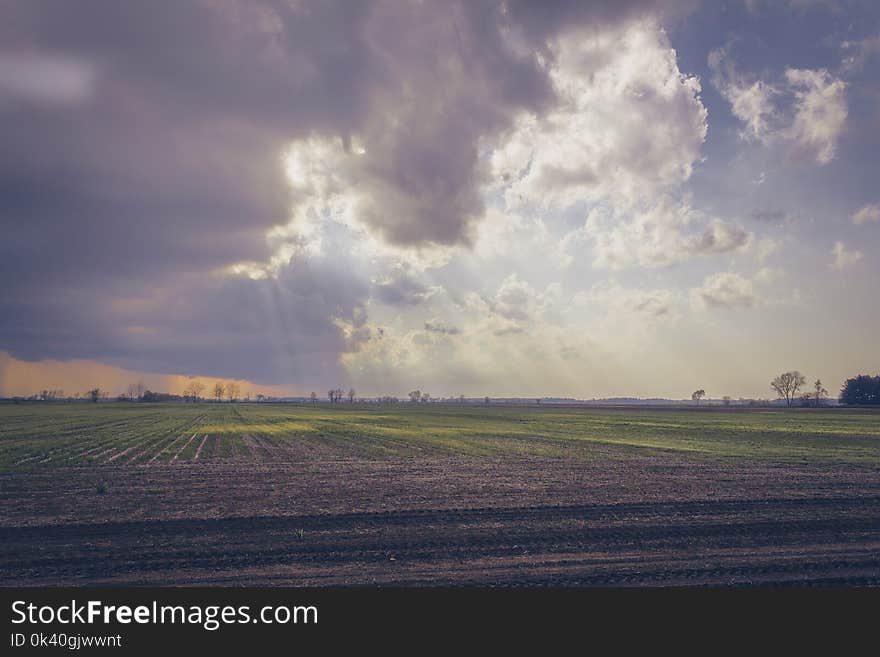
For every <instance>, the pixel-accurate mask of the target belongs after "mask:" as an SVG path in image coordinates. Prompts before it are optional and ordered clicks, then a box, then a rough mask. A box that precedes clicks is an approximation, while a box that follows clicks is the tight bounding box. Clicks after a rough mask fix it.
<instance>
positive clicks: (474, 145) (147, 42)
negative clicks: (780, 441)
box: [0, 0, 880, 398]
mask: <svg viewBox="0 0 880 657" xmlns="http://www.w3.org/2000/svg"><path fill="white" fill-rule="evenodd" d="M0 14H2V20H0V133H2V134H0V143H2V152H3V156H2V158H0V235H2V238H0V276H2V281H3V284H2V286H0V394H6V395H12V394H30V393H33V392H35V391H36V390H39V389H41V388H47V387H48V388H63V389H65V391H66V392H69V393H72V392H75V391H82V390H86V389H87V388H89V387H93V386H94V385H99V386H101V387H103V388H106V389H108V390H110V392H112V393H116V392H119V391H121V390H123V389H124V387H125V385H126V384H127V383H128V382H130V381H133V380H137V379H138V378H140V379H143V380H144V381H145V382H146V383H147V384H148V386H150V387H152V388H158V389H165V390H172V391H179V390H180V389H181V388H182V386H183V385H184V384H185V383H186V380H187V379H186V378H187V377H190V376H195V377H200V378H203V379H204V380H205V381H213V380H214V379H215V378H223V379H237V380H240V381H241V382H242V385H243V388H244V389H245V390H247V391H253V392H254V393H255V392H257V391H263V392H269V393H271V394H282V393H288V394H308V392H309V391H311V390H317V391H319V392H323V391H325V390H327V388H328V387H330V386H336V385H339V386H342V387H344V388H346V389H347V388H348V387H350V386H353V387H355V388H356V389H357V390H358V392H359V393H362V394H365V395H367V394H398V395H400V394H405V393H406V392H407V391H408V390H410V389H412V388H415V387H418V388H421V389H422V390H427V391H429V392H430V393H431V394H432V395H435V396H441V395H442V396H445V395H458V394H465V395H484V394H489V395H499V396H501V395H522V396H536V395H560V396H573V397H581V398H591V397H606V396H666V397H682V396H689V395H690V392H691V391H692V390H694V389H695V388H704V389H706V391H707V393H708V395H709V396H710V397H720V396H722V395H731V396H733V397H738V396H748V397H751V396H759V397H770V396H771V392H772V391H771V390H770V388H769V385H768V382H769V381H770V379H771V378H772V377H773V376H774V375H775V374H777V373H778V372H780V371H783V370H787V369H799V370H801V371H802V372H804V373H805V374H806V375H807V376H808V377H809V378H810V380H811V381H812V380H813V379H815V378H816V377H821V378H822V380H823V381H824V382H825V384H826V387H828V388H829V389H830V390H831V391H832V393H835V392H836V391H837V390H838V389H839V386H840V384H841V382H842V380H843V379H844V378H846V377H847V376H851V375H854V374H856V373H859V372H863V371H872V372H874V371H877V370H878V369H880V351H878V350H877V326H878V322H880V303H878V302H877V299H878V292H877V282H878V280H880V253H878V246H880V160H878V158H877V153H878V152H880V73H878V71H880V4H878V3H876V2H873V0H864V1H863V2H859V1H853V2H848V1H847V0H838V1H826V2H821V1H817V0H789V1H787V2H784V1H782V0H779V1H773V0H763V1H762V0H749V1H744V0H729V1H728V2H706V3H702V4H701V3H700V2H697V1H696V0H692V1H683V2H659V1H641V0H626V1H620V0H616V1H613V2H612V1H611V0H609V1H608V2H600V1H593V2H566V1H564V0H559V1H555V2H523V1H519V0H508V1H502V0H498V1H495V0H483V1H481V2H471V1H462V2H453V1H446V0H443V1H441V0H437V1H421V2H417V1H412V2H408V1H406V0H393V1H387V2H386V1H382V0H378V1H376V2H373V1H366V0H365V1H358V2H350V1H344V2H343V1H340V2H324V1H322V2H310V1H308V0H278V1H277V2H269V1H266V2H263V1H255V0H247V1H244V0H242V1H238V0H191V1H189V2H176V3H158V4H157V3H150V2H125V3H120V2H115V1H112V0H106V1H91V0H77V1H76V2H62V1H50V2H44V1H42V0H21V1H13V2H9V1H2V2H0Z"/></svg>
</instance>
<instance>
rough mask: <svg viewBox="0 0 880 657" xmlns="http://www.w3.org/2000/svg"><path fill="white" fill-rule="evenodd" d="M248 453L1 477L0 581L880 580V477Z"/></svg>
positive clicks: (738, 464) (674, 461)
mask: <svg viewBox="0 0 880 657" xmlns="http://www.w3.org/2000/svg"><path fill="white" fill-rule="evenodd" d="M190 435H191V434H190ZM187 439H189V436H187ZM195 440H196V441H199V442H200V441H201V440H202V436H197V437H196V439H195ZM215 442H216V441H215V440H212V437H209V438H208V440H207V442H206V444H205V445H204V451H203V456H204V455H206V454H210V453H212V452H213V449H214V447H215V445H214V443H215ZM180 444H181V445H182V444H184V443H183V442H181V443H180ZM245 444H246V445H247V447H248V449H249V450H250V451H251V452H252V453H253V454H254V455H255V456H258V457H259V460H242V459H219V458H213V459H205V460H202V459H200V460H197V461H188V462H184V461H178V462H160V461H158V460H156V461H154V462H152V463H150V464H148V465H127V466H119V465H116V464H109V465H107V466H104V467H100V466H98V467H96V466H91V467H82V468H79V467H69V468H65V469H63V470H57V469H56V470H33V471H31V472H24V471H14V472H6V473H2V474H0V532H2V535H3V537H4V539H3V541H2V542H0V581H2V582H3V583H4V584H6V585H50V584H54V585H60V584H74V585H77V584H83V585H84V584H110V583H112V584H119V583H124V584H172V585H186V584H232V585H245V584H256V585H275V584H278V585H281V584H283V585H351V584H370V585H375V584H379V585H447V584H454V585H459V584H464V585H481V586H496V585H726V584H737V585H748V584H811V585H823V584H836V585H840V584H846V585H850V584H880V477H878V472H877V470H876V469H875V468H858V467H855V466H846V465H841V466H837V465H815V464H805V465H791V464H786V465H782V464H776V465H773V464H756V463H753V462H747V461H723V462H722V461H716V462H708V461H707V462H701V461H695V460H693V459H692V458H690V457H689V458H688V459H686V460H685V459H683V458H681V457H677V456H673V455H664V454H652V455H650V456H645V457H638V458H616V457H615V455H614V454H613V453H609V454H607V455H605V456H604V457H602V456H600V457H598V458H595V459H592V460H589V461H576V460H566V459H541V458H534V457H528V458H499V459H485V458H481V459H465V458H445V457H431V458H417V459H386V460H372V461H369V460H363V459H344V458H343V459H338V458H337V459H326V460H321V458H322V457H321V456H320V455H318V454H301V455H296V456H298V457H300V458H292V457H291V455H286V458H287V459H290V460H284V461H274V460H273V459H272V456H273V454H274V453H275V451H273V445H272V443H271V442H269V441H265V440H263V439H257V438H251V437H247V438H246V439H245ZM178 447H179V445H178ZM174 451H175V450H174V449H172V450H170V453H171V454H173V453H174ZM101 482H104V483H106V486H107V491H106V493H104V494H99V493H98V484H99V483H101Z"/></svg>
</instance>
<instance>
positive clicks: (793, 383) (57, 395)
mask: <svg viewBox="0 0 880 657" xmlns="http://www.w3.org/2000/svg"><path fill="white" fill-rule="evenodd" d="M805 384H806V377H805V376H804V375H803V374H801V373H800V372H799V371H797V370H792V371H790V372H783V373H782V374H779V375H778V376H776V377H775V378H774V379H773V380H772V381H771V382H770V387H771V388H772V389H773V390H774V391H775V392H776V393H777V395H778V398H779V399H781V400H783V401H785V404H786V406H788V407H791V406H794V405H795V404H799V405H801V406H812V407H818V406H822V405H823V404H824V403H825V402H826V401H827V399H828V390H827V389H826V388H825V387H824V385H823V384H822V381H821V379H816V381H815V382H814V383H813V385H812V389H811V390H808V391H804V392H801V390H802V388H803V387H804V385H805ZM204 392H205V385H204V384H203V383H202V382H201V381H197V380H191V381H190V383H188V384H187V386H186V388H184V390H183V393H182V394H181V395H175V394H171V393H164V392H153V391H150V390H149V389H148V388H147V387H146V386H145V385H144V384H143V382H142V381H138V382H137V383H132V384H130V385H129V386H128V388H127V390H126V392H124V393H122V394H120V395H119V396H118V397H117V398H116V399H117V400H119V401H140V402H163V401H188V402H197V401H204V400H205V398H204V397H203V396H202V394H203V393H204ZM210 392H211V398H213V400H214V401H215V402H217V403H219V402H222V401H223V400H224V399H225V400H226V401H227V402H230V403H231V402H235V401H239V399H240V395H241V389H240V387H239V385H238V384H237V383H235V382H234V381H230V382H226V383H224V382H223V381H217V382H216V383H215V384H214V386H213V388H211V390H210ZM355 395H356V393H355V390H354V388H351V389H349V391H348V394H347V395H346V394H345V393H344V392H343V390H342V388H338V387H337V388H333V389H331V390H329V391H328V392H327V399H328V400H329V402H330V403H331V404H337V403H340V402H342V401H343V399H345V398H346V397H347V399H348V402H349V403H350V404H353V403H354V402H355ZM705 396H706V391H705V390H704V389H702V388H700V389H699V390H695V391H694V393H693V394H692V395H691V401H693V402H695V403H696V404H698V405H699V404H700V403H701V402H702V400H703V399H704V397H705ZM107 397H108V393H107V391H105V390H101V389H100V388H98V387H95V388H92V389H91V390H88V391H87V392H86V393H84V394H80V393H75V394H74V395H72V396H70V397H64V391H63V390H49V389H46V390H41V391H40V392H39V393H37V394H35V395H31V396H30V397H14V398H13V399H14V400H15V401H23V400H27V401H58V400H62V399H76V400H79V399H84V400H88V401H91V402H93V403H97V402H98V401H100V400H104V399H107ZM408 397H409V401H410V403H415V404H425V403H428V402H431V401H438V399H439V398H438V399H435V398H432V397H431V396H430V395H429V394H428V393H426V392H422V391H421V390H418V389H417V390H413V391H411V392H409V393H408ZM255 398H256V401H258V402H260V401H264V400H269V399H270V398H269V397H267V396H266V395H263V394H261V393H258V394H257V395H256V397H255ZM250 399H251V397H250V393H248V394H247V396H246V397H245V400H246V401H250ZM309 399H310V401H311V403H312V404H317V403H318V401H319V398H318V395H317V393H315V392H312V393H311V394H310V396H309ZM838 400H839V402H840V403H841V404H845V405H848V406H876V405H880V374H878V375H876V376H871V375H868V374H859V375H857V376H854V377H851V378H849V379H847V380H846V381H845V382H844V384H843V387H842V388H841V390H840V394H839V396H838ZM375 401H378V402H379V403H398V402H399V401H400V400H399V399H398V398H397V397H389V396H384V397H379V398H377V399H376V400H375ZM440 401H453V402H459V403H464V402H465V396H464V395H460V396H459V397H451V398H449V399H448V400H447V399H440ZM489 401H490V398H489V397H485V398H484V402H485V403H486V404H488V403H489ZM732 401H733V400H732V399H731V398H730V397H729V396H724V397H723V398H722V403H723V404H724V405H725V406H729V405H731V404H732ZM752 401H754V400H752ZM536 402H537V403H538V404H540V403H541V399H540V398H539V399H536ZM765 403H767V402H765Z"/></svg>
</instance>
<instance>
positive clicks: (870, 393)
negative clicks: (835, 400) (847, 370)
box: [840, 374, 880, 406]
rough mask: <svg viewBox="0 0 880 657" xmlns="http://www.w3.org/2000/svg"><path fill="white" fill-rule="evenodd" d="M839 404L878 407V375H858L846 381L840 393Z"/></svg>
mask: <svg viewBox="0 0 880 657" xmlns="http://www.w3.org/2000/svg"><path fill="white" fill-rule="evenodd" d="M840 403H842V404H848V405H860V406H861V405H865V406H877V405H880V374H878V375H877V376H869V375H867V374H859V375H858V376H854V377H853V378H851V379H847V380H846V381H845V382H844V384H843V388H842V389H841V391H840Z"/></svg>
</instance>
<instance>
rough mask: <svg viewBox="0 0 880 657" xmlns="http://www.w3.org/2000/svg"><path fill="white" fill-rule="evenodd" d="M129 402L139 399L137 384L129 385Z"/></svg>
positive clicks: (127, 392)
mask: <svg viewBox="0 0 880 657" xmlns="http://www.w3.org/2000/svg"><path fill="white" fill-rule="evenodd" d="M126 394H127V396H128V399H129V401H134V400H135V397H138V396H139V395H138V388H137V383H129V384H128V390H127V391H126Z"/></svg>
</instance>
